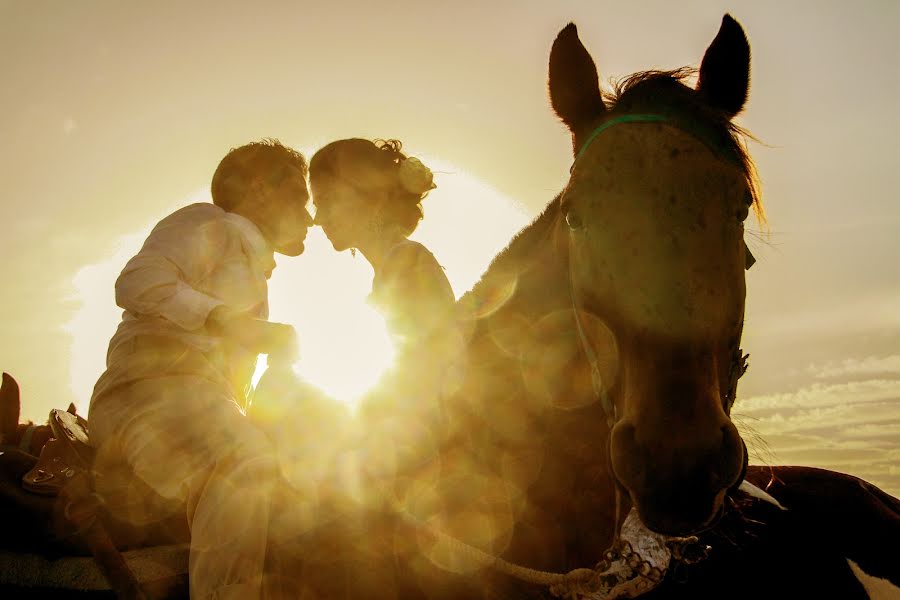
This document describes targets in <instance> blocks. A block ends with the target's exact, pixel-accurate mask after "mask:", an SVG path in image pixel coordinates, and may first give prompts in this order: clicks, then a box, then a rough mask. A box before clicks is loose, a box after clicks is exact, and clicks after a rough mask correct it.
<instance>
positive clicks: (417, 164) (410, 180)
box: [399, 156, 437, 195]
mask: <svg viewBox="0 0 900 600" xmlns="http://www.w3.org/2000/svg"><path fill="white" fill-rule="evenodd" d="M399 176H400V185H402V186H403V189H405V190H407V191H408V192H410V193H412V194H418V195H422V194H425V193H426V192H428V191H430V190H433V189H434V188H435V187H437V186H435V184H434V174H433V173H432V172H431V169H429V168H428V167H426V166H425V165H423V164H422V161H420V160H419V159H418V158H416V157H414V156H410V157H408V158H405V159H403V160H401V161H400V165H399Z"/></svg>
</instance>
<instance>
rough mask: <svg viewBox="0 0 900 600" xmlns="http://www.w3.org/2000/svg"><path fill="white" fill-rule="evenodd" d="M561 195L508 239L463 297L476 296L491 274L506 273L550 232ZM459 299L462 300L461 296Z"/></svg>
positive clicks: (513, 268)
mask: <svg viewBox="0 0 900 600" xmlns="http://www.w3.org/2000/svg"><path fill="white" fill-rule="evenodd" d="M561 197H562V192H560V193H559V194H557V195H556V197H555V198H553V200H551V201H550V202H549V203H548V204H547V206H546V207H544V210H543V211H542V212H541V214H539V215H538V216H537V217H535V218H534V220H533V221H532V222H531V223H530V224H528V225H526V226H525V227H523V228H522V229H521V230H520V231H519V233H517V234H516V235H515V236H514V237H513V238H512V240H510V242H509V244H507V245H506V247H505V248H504V249H503V250H501V251H500V252H499V253H498V254H497V255H496V256H495V257H494V259H493V260H491V263H490V264H489V265H488V267H487V269H486V270H485V271H484V273H483V274H482V276H481V278H480V279H479V280H478V282H477V283H476V284H475V285H474V286H473V287H472V289H471V290H469V291H468V292H466V293H465V294H464V295H463V298H468V299H471V298H472V297H478V296H479V295H481V294H482V293H483V292H484V291H485V288H488V287H489V286H490V285H491V282H490V280H491V278H492V276H497V275H500V274H508V273H510V272H511V271H513V270H515V269H516V268H518V267H519V265H521V263H522V260H523V259H524V258H525V257H526V256H528V255H529V254H530V253H531V250H532V248H534V247H535V245H537V244H539V243H540V242H542V241H544V240H545V238H546V237H547V236H548V235H549V234H550V228H551V225H553V223H554V218H555V217H556V214H557V213H556V211H555V210H554V209H555V208H556V207H557V206H558V205H559V199H560V198H561ZM460 300H462V298H461V299H460Z"/></svg>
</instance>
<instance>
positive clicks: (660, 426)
mask: <svg viewBox="0 0 900 600" xmlns="http://www.w3.org/2000/svg"><path fill="white" fill-rule="evenodd" d="M685 76H686V73H685V72H684V71H680V72H669V73H658V72H657V73H654V72H651V73H642V74H638V75H635V76H632V77H631V78H630V79H628V80H627V81H626V82H625V83H624V85H623V86H620V89H619V90H618V93H617V94H616V95H615V97H612V98H610V99H609V101H608V102H604V101H603V99H602V98H601V95H600V92H599V91H598V87H597V71H596V68H595V67H594V63H593V61H592V60H591V57H590V55H589V54H588V53H587V51H586V50H585V48H584V46H583V45H582V44H581V42H580V41H579V39H578V36H577V33H576V30H575V26H574V25H569V26H568V27H567V28H565V29H564V30H563V31H562V32H561V33H560V34H559V36H558V37H557V39H556V41H555V43H554V45H553V50H552V52H551V56H550V94H551V100H552V103H553V107H554V109H555V110H556V112H557V114H558V115H559V117H560V118H561V119H562V120H563V121H564V122H565V124H566V125H567V126H568V127H569V129H570V130H571V132H572V139H573V147H574V151H575V155H576V160H575V162H574V165H573V169H572V174H571V178H570V180H569V183H568V186H567V187H566V190H565V192H564V193H563V194H562V196H561V198H560V203H559V212H560V214H561V216H562V217H563V218H564V219H565V221H566V224H567V228H566V229H567V231H566V233H565V236H564V237H565V240H564V241H563V242H562V243H563V244H564V246H565V251H566V252H567V253H568V257H569V274H570V281H571V284H570V285H571V290H572V299H573V303H574V305H575V307H576V309H577V310H578V311H583V312H584V313H586V315H587V316H588V317H587V318H586V319H585V317H582V318H583V319H585V320H587V321H594V320H596V321H598V322H599V323H600V327H599V328H595V329H600V330H602V332H603V333H602V335H601V336H595V337H592V336H591V335H590V333H591V332H590V331H588V329H590V328H588V327H582V329H583V334H582V340H583V344H584V345H585V347H586V352H587V353H588V354H590V353H591V350H590V347H591V346H596V345H600V344H604V345H606V346H609V345H614V347H615V357H616V366H615V369H609V368H607V369H606V371H607V377H606V378H605V379H604V378H602V376H601V377H600V378H598V385H597V393H598V394H600V395H601V396H604V395H606V396H608V398H609V399H608V400H607V402H609V412H610V414H608V415H607V417H608V418H609V422H610V424H611V425H612V435H611V440H610V459H611V464H612V468H613V472H614V475H615V478H616V480H617V482H618V484H619V485H621V486H622V488H624V490H625V491H627V493H628V495H629V496H630V499H631V501H632V502H633V504H634V506H635V507H636V508H637V510H638V512H639V514H640V516H641V518H642V520H643V521H644V522H645V524H646V525H647V526H649V527H650V528H652V529H654V530H657V531H659V532H661V533H666V534H676V535H683V534H688V533H691V532H695V531H697V530H699V529H702V528H704V527H706V526H709V525H710V524H711V523H712V522H713V521H714V519H715V518H716V516H717V515H718V514H719V513H720V511H721V510H722V507H723V501H724V497H725V493H726V491H727V490H728V489H729V488H731V487H732V486H734V485H735V484H736V483H739V479H740V477H741V474H742V470H743V468H744V466H745V463H746V449H745V447H744V445H743V443H742V441H741V438H740V436H739V434H738V432H737V430H736V429H735V426H734V425H733V424H732V422H731V419H730V418H729V411H730V408H731V406H730V403H731V402H732V401H733V394H734V390H733V387H734V384H735V377H736V371H742V369H743V365H742V363H741V358H740V355H739V343H740V337H741V329H742V326H743V318H744V299H745V285H744V269H745V266H746V265H747V261H748V260H749V258H748V257H749V253H748V252H747V249H746V246H745V244H744V238H743V234H744V225H743V223H744V219H745V218H746V217H747V214H748V211H749V209H750V207H751V206H753V205H754V204H756V205H757V206H758V200H757V197H756V186H755V179H754V172H753V169H752V165H751V163H750V161H749V159H748V157H747V155H746V154H745V152H744V148H743V145H742V144H741V143H740V138H739V137H738V135H739V130H738V129H737V128H736V127H735V126H734V125H733V124H732V122H731V119H732V118H733V117H734V116H735V115H736V114H737V113H739V112H740V111H741V109H742V108H743V106H744V104H745V102H746V99H747V92H748V88H749V77H750V48H749V45H748V43H747V39H746V37H745V36H744V32H743V30H742V29H741V27H740V25H738V23H737V22H736V21H735V20H733V19H732V18H731V17H730V16H727V15H726V16H725V17H724V19H723V21H722V25H721V28H720V30H719V33H718V35H717V36H716V38H715V39H714V40H713V42H712V44H711V45H710V46H709V48H708V49H707V51H706V54H705V56H704V57H703V61H702V63H701V66H700V73H699V79H698V81H697V85H696V87H694V88H691V87H688V86H687V85H685V84H684V83H683V79H684V78H685ZM601 371H602V369H601ZM739 374H740V373H737V375H739ZM601 379H602V381H600V380H601Z"/></svg>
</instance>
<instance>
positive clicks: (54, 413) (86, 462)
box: [49, 408, 94, 469]
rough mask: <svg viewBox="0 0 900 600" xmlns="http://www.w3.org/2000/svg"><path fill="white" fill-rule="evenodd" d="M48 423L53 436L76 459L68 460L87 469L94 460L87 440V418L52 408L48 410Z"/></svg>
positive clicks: (92, 451) (92, 450)
mask: <svg viewBox="0 0 900 600" xmlns="http://www.w3.org/2000/svg"><path fill="white" fill-rule="evenodd" d="M49 423H50V429H51V430H52V431H53V437H54V438H56V439H57V440H59V441H60V442H62V443H64V444H65V445H66V447H67V450H68V451H69V452H70V453H72V454H73V455H75V457H76V458H77V459H78V460H77V461H76V460H75V459H74V458H73V459H71V460H70V462H73V463H75V466H77V467H80V468H82V469H88V468H89V467H90V465H91V464H92V463H93V462H94V449H93V448H92V447H91V445H90V443H89V442H88V422H87V419H85V418H83V417H80V416H79V415H73V414H72V413H70V412H67V411H64V410H61V409H58V408H54V409H53V410H51V411H50V419H49ZM79 461H80V462H79Z"/></svg>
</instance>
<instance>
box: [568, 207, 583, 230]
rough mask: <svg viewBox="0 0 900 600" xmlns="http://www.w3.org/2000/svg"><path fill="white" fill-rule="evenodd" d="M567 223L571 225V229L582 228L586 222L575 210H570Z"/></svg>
mask: <svg viewBox="0 0 900 600" xmlns="http://www.w3.org/2000/svg"><path fill="white" fill-rule="evenodd" d="M566 224H567V225H568V226H569V229H581V226H582V225H584V223H583V222H582V221H581V217H579V216H578V213H576V212H575V211H574V210H570V211H568V212H567V213H566Z"/></svg>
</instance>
